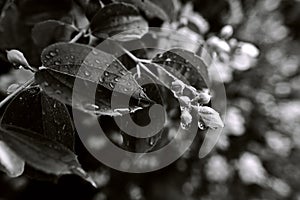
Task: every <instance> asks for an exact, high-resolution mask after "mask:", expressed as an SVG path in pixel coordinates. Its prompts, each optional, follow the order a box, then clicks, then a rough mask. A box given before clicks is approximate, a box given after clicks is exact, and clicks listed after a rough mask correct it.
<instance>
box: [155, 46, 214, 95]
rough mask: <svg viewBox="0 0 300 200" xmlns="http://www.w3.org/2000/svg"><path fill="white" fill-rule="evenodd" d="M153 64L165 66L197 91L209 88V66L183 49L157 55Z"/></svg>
mask: <svg viewBox="0 0 300 200" xmlns="http://www.w3.org/2000/svg"><path fill="white" fill-rule="evenodd" d="M152 62H154V63H157V64H160V65H165V66H168V67H170V68H167V69H170V72H171V73H172V74H174V75H175V76H177V77H178V79H180V80H182V81H184V82H185V83H186V84H189V85H191V86H193V87H195V88H196V89H197V90H201V89H203V88H208V86H209V77H208V71H207V65H206V64H205V62H204V61H203V60H202V59H201V58H200V57H199V56H197V55H195V54H194V53H192V52H189V51H186V50H182V49H171V50H169V51H166V52H164V53H163V54H158V55H156V57H155V58H153V59H152Z"/></svg>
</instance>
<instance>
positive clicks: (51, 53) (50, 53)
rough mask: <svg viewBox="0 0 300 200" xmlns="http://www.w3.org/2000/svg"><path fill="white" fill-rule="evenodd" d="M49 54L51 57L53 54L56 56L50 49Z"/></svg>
mask: <svg viewBox="0 0 300 200" xmlns="http://www.w3.org/2000/svg"><path fill="white" fill-rule="evenodd" d="M49 55H50V56H52V57H54V56H56V55H57V54H56V53H55V52H53V51H50V52H49Z"/></svg>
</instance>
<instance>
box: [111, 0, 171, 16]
mask: <svg viewBox="0 0 300 200" xmlns="http://www.w3.org/2000/svg"><path fill="white" fill-rule="evenodd" d="M114 1H115V2H126V3H131V4H133V5H135V6H136V7H137V8H139V9H140V10H142V11H144V12H145V13H146V15H147V16H149V17H157V18H160V19H161V20H164V21H169V20H172V19H174V17H175V13H174V11H175V1H174V0H164V1H160V0H143V1H141V0H114Z"/></svg>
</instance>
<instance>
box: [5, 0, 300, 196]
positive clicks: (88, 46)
mask: <svg viewBox="0 0 300 200" xmlns="http://www.w3.org/2000/svg"><path fill="white" fill-rule="evenodd" d="M274 2H275V3H274ZM291 2H294V1H292V0H290V1H289V2H285V1H281V0H276V1H273V0H263V1H255V0H253V1H240V0H229V1H225V0H219V1H214V2H213V1H208V0H200V1H198V0H197V1H181V2H180V1H177V0H166V1H165V0H163V1H157V0H144V1H139V0H124V1H119V0H113V1H110V0H103V1H98V0H63V1H61V0H60V1H58V0H51V1H49V0H42V1H39V2H36V1H34V0H16V1H10V0H7V1H2V2H1V3H0V5H1V7H2V12H1V16H0V48H1V51H0V67H1V70H0V71H1V72H2V67H5V66H10V67H11V68H17V70H16V69H12V70H11V71H10V72H8V73H6V74H3V75H2V76H1V77H0V82H1V89H2V90H3V91H5V90H6V89H7V88H9V89H8V92H9V95H8V97H9V99H8V100H5V101H3V102H2V103H1V106H2V108H1V111H2V120H1V128H0V169H1V170H2V171H4V172H5V173H6V174H7V175H9V176H12V177H16V176H19V177H18V178H16V179H7V178H6V176H5V175H4V174H1V178H0V184H3V185H4V186H3V189H2V186H1V187H0V193H1V195H3V197H4V198H11V199H14V198H15V199H18V198H26V197H28V198H34V197H36V198H41V196H40V195H39V194H36V193H33V192H32V191H31V190H36V188H37V185H42V188H43V190H44V191H45V192H46V193H47V194H49V196H48V197H47V198H51V197H53V198H74V199H120V198H121V199H297V198H299V193H298V191H297V188H298V187H299V184H300V183H299V176H300V175H299V173H300V172H299V165H300V163H299V161H298V160H299V159H297V158H298V156H297V153H298V152H299V144H300V142H299V135H297V133H298V132H299V131H298V128H299V125H298V124H299V121H298V119H299V109H298V108H299V101H298V100H297V98H298V97H299V95H298V93H297V92H298V91H299V87H298V85H299V84H298V83H299V59H298V58H297V53H296V52H297V51H299V46H298V45H297V44H299V41H298V40H295V39H294V38H292V36H295V38H296V37H297V35H298V32H297V31H294V29H295V28H293V26H294V24H295V23H296V21H297V20H295V19H294V18H297V16H298V15H296V14H295V15H292V13H297V12H295V8H294V7H293V8H291V7H290V4H291ZM295 2H296V1H295ZM295 2H294V3H295ZM295 4H296V5H297V6H298V4H299V3H298V2H297V3H295ZM297 6H295V7H297ZM287 9H291V13H289V14H286V13H282V12H281V11H283V10H284V11H285V10H287ZM293 17H294V18H293ZM286 19H289V20H287V21H288V22H290V23H288V24H287V25H288V26H290V27H291V28H292V29H290V30H289V29H288V27H287V26H286V25H285V22H286V21H285V20H286ZM260 24H261V25H260ZM258 25H260V26H259V27H258ZM150 26H157V27H163V28H171V29H173V30H174V31H176V32H178V33H182V34H183V35H186V36H187V37H189V38H190V39H191V40H194V41H203V42H201V44H199V43H197V42H195V43H193V44H192V43H191V44H187V43H186V42H185V41H186V40H185V39H184V38H180V37H178V36H177V35H176V34H174V35H171V36H170V35H169V34H168V32H166V33H164V34H165V35H163V34H162V38H163V39H160V40H159V41H158V42H156V43H155V45H156V47H157V48H161V49H168V51H165V52H159V53H158V52H156V51H151V50H150V49H146V48H145V49H140V50H135V51H130V50H127V49H126V44H127V43H128V42H132V41H136V40H137V41H138V40H139V39H140V38H143V37H146V35H147V34H148V33H149V27H150ZM289 31H290V32H289ZM289 33H290V35H291V36H290V35H289ZM105 39H108V40H106V41H108V43H107V46H106V47H104V48H101V49H99V48H97V45H98V44H100V43H101V42H102V41H104V40H105ZM254 44H257V45H258V46H259V48H260V49H261V52H260V51H259V50H258V47H257V46H256V45H254ZM203 49H204V50H207V51H208V52H209V53H211V55H205V53H204V52H205V51H203ZM120 52H121V53H120ZM120 54H124V55H122V56H120ZM210 57H212V59H213V61H211V60H210ZM257 57H258V58H257ZM184 58H189V59H187V60H186V59H184ZM211 62H213V66H214V68H215V69H217V70H218V71H219V72H220V75H221V77H222V79H223V81H224V82H225V87H226V94H227V98H228V109H227V115H226V117H225V119H224V123H223V120H222V118H223V117H224V116H222V115H221V116H220V115H219V113H218V112H217V111H215V110H214V109H213V108H211V107H210V106H211V99H212V100H214V92H216V91H210V89H211V86H212V85H213V84H216V82H218V77H217V72H216V71H212V67H211ZM134 67H137V69H138V71H137V72H135V73H132V72H131V69H132V68H134ZM19 68H20V69H19ZM153 69H154V70H153ZM3 72H5V69H3ZM28 77H29V78H28ZM31 77H34V78H31ZM30 78H31V79H30ZM24 79H25V80H24ZM26 79H27V80H29V81H27V82H26ZM146 79H147V80H148V79H150V80H152V81H153V80H160V81H161V82H162V84H163V85H164V86H166V87H163V86H161V85H157V84H155V83H154V81H153V84H148V85H146V86H143V85H140V84H141V83H142V82H143V81H145V80H146ZM75 80H78V81H79V82H80V83H82V84H80V85H81V86H82V88H77V89H78V90H77V91H74V90H73V88H74V82H75ZM22 82H23V83H24V82H25V83H24V84H22ZM2 83H3V84H2ZM11 84H13V85H12V86H10V85H11ZM9 86H10V87H9ZM167 87H168V88H170V90H168V89H166V88H167ZM92 88H95V91H96V93H95V91H94V90H93V89H92ZM3 91H2V92H3ZM81 91H85V93H84V94H85V95H83V94H82V92H81ZM112 95H117V97H119V98H123V97H128V96H130V98H131V99H130V104H129V105H122V104H120V105H118V106H119V107H117V108H112V107H111V105H110V101H111V98H112ZM3 97H4V96H3ZM11 97H13V98H11ZM91 97H95V102H91V101H90V98H91ZM154 103H158V104H161V105H163V106H164V107H165V108H166V110H167V118H168V123H167V124H166V125H165V126H164V129H163V130H161V131H160V132H159V133H158V134H157V135H156V136H153V137H150V138H141V139H137V138H134V137H132V136H129V135H127V134H126V133H124V132H123V131H122V130H120V129H118V127H117V126H116V124H115V122H114V120H113V118H112V116H118V118H119V119H120V120H121V121H122V120H123V121H124V119H125V117H126V116H128V115H129V116H131V118H132V119H133V120H134V121H135V122H136V123H138V124H143V125H146V124H147V123H149V117H148V111H149V107H151V105H153V104H154ZM4 108H5V109H4ZM72 109H73V110H72ZM74 109H75V110H74ZM195 111H196V112H195ZM72 112H80V113H81V112H82V113H85V114H83V115H82V119H81V120H80V121H81V122H82V124H83V126H84V127H85V128H86V131H87V132H88V131H93V127H94V126H95V125H94V124H91V123H92V121H94V120H91V118H97V120H98V121H99V123H100V124H101V126H102V127H104V129H105V133H106V135H107V137H108V138H109V139H110V140H111V141H113V142H114V143H115V144H116V145H118V146H119V147H120V148H123V149H125V150H127V151H134V152H145V153H147V152H151V151H155V150H157V149H159V148H161V147H163V146H164V145H165V144H166V143H168V142H169V141H170V140H172V139H173V137H174V134H176V133H175V132H176V128H177V127H178V126H182V127H183V128H188V127H189V125H190V123H191V122H192V120H193V118H194V117H197V120H199V123H198V126H199V129H198V133H197V137H196V139H195V141H194V143H193V145H192V146H191V147H190V148H189V150H188V151H187V152H186V153H185V154H184V155H183V156H182V157H181V158H180V159H179V160H177V161H176V162H175V163H173V164H172V165H170V166H168V167H167V168H165V169H162V170H159V171H157V172H151V173H147V174H141V175H134V174H126V173H121V172H116V171H114V170H112V169H109V168H108V167H106V166H104V165H102V164H101V163H99V162H98V161H96V160H95V159H94V158H93V157H92V156H91V155H90V154H89V153H88V152H87V151H86V149H85V148H84V146H83V144H82V143H81V141H80V140H79V138H78V136H77V134H76V130H75V128H74V125H73V120H72V118H71V117H70V116H71V114H72ZM193 113H197V116H194V114H193ZM286 113H289V114H288V115H287V114H286ZM221 114H222V113H221ZM224 124H225V128H224V131H223V134H222V135H221V136H220V139H219V141H218V143H217V147H216V149H215V150H214V151H213V152H212V153H211V154H210V155H209V156H207V157H205V158H201V159H199V156H200V157H202V156H201V155H199V154H198V152H199V149H200V146H201V144H202V143H203V138H204V136H205V134H206V133H211V134H214V133H213V131H214V130H215V129H217V130H219V129H220V128H222V127H223V126H224ZM89 141H90V143H89V145H91V146H94V147H97V148H101V145H105V144H104V142H103V141H104V140H102V139H101V138H100V139H99V138H98V139H96V138H90V140H89ZM141 163H143V165H151V163H152V161H151V160H149V161H143V162H141ZM22 174H23V175H22ZM66 174H71V175H69V176H62V175H66ZM74 175H78V176H79V177H81V178H82V180H81V179H79V178H78V176H74ZM61 176H62V177H61ZM2 177H3V178H2ZM27 177H31V178H35V179H36V178H37V179H42V180H47V181H52V182H53V181H56V183H53V184H52V183H51V182H50V183H49V182H47V183H45V182H42V181H35V180H31V179H28V178H27ZM58 177H60V178H59V179H58ZM2 179H3V180H2ZM74 180H75V181H74ZM84 180H86V181H88V182H90V183H91V184H92V185H94V186H95V187H96V188H97V189H92V188H91V185H90V184H87V183H85V181H84ZM50 185H51V186H50ZM77 188H78V190H77ZM4 191H7V192H4ZM16 191H17V192H19V194H20V195H21V197H18V194H16V193H17V192H16ZM26 191H30V192H26ZM53 191H59V193H57V194H58V196H56V195H55V194H54V193H55V192H53ZM116 191H118V192H117V193H116ZM23 194H24V195H25V197H24V196H22V195H23ZM1 195H0V196H1ZM44 196H45V194H43V198H44ZM1 197H2V196H1Z"/></svg>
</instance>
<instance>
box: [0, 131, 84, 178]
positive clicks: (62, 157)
mask: <svg viewBox="0 0 300 200" xmlns="http://www.w3.org/2000/svg"><path fill="white" fill-rule="evenodd" d="M0 137H1V139H2V140H3V141H4V142H5V143H6V144H7V145H8V146H9V147H10V148H12V149H13V150H14V151H15V152H16V154H18V155H19V156H20V157H21V158H22V159H24V160H25V162H26V163H28V164H29V165H31V166H33V167H35V168H36V169H39V170H42V171H44V172H46V173H49V174H55V175H63V174H71V173H73V171H74V169H81V167H80V164H79V162H78V160H77V158H76V155H75V154H74V153H73V152H72V151H71V150H69V149H68V148H66V147H65V146H64V145H62V144H60V143H58V142H56V141H53V140H50V139H48V138H46V137H44V136H43V135H41V134H39V133H36V132H33V131H30V130H26V129H23V128H20V127H16V126H11V125H2V127H1V129H0Z"/></svg>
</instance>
